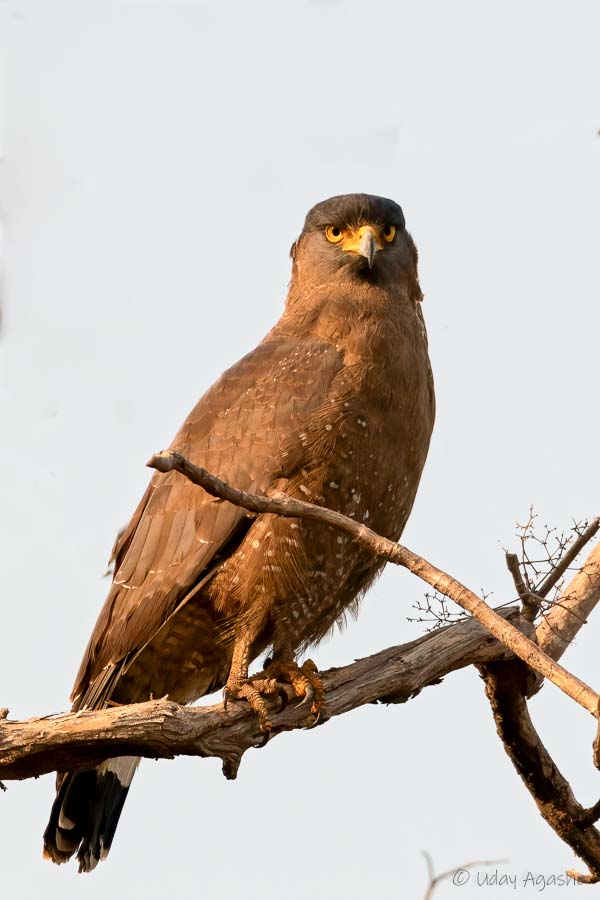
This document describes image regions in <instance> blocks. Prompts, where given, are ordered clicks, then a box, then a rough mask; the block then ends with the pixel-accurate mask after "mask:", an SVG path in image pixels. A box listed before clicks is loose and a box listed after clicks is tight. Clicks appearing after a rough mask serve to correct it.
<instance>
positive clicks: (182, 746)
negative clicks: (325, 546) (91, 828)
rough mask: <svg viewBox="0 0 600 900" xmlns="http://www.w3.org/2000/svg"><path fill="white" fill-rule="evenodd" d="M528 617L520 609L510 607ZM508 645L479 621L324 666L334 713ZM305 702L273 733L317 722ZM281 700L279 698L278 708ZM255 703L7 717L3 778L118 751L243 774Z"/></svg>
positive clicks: (419, 685)
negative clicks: (200, 762)
mask: <svg viewBox="0 0 600 900" xmlns="http://www.w3.org/2000/svg"><path fill="white" fill-rule="evenodd" d="M500 614H501V615H502V617H503V618H504V619H506V621H510V622H514V623H515V624H517V625H518V624H519V621H520V614H519V611H518V609H517V608H515V607H512V608H510V609H504V610H502V611H501V613H500ZM507 655H509V654H507V651H506V648H505V647H504V646H503V645H501V644H499V643H498V642H497V641H496V640H494V639H493V638H492V637H491V636H490V635H489V634H488V633H487V632H486V631H485V629H484V628H482V627H481V626H480V625H479V624H478V623H477V622H473V621H467V622H461V623H458V624H456V625H451V626H448V627H447V628H441V629H439V630H438V631H435V632H433V633H432V634H428V635H425V636H424V637H421V638H419V639H418V640H416V641H411V642H410V643H408V644H403V645H400V646H398V647H390V648H388V649H387V650H382V651H381V652H379V653H376V654H374V655H373V656H369V657H366V658H365V659H360V660H357V661H356V662H354V663H352V664H351V665H349V666H343V667H342V668H336V669H329V670H328V671H326V672H323V673H321V674H322V678H323V682H324V685H325V714H322V715H321V718H320V720H319V724H323V722H325V721H326V720H327V718H331V717H333V716H339V715H342V714H343V713H347V712H349V711H350V710H352V709H355V708H356V707H358V706H362V705H363V704H365V703H402V702H404V701H406V700H409V699H410V698H412V697H415V696H416V695H417V694H418V693H419V692H420V691H421V690H422V689H423V688H424V687H426V686H428V685H431V684H438V683H439V682H440V680H441V679H442V678H443V677H444V676H445V675H447V674H448V673H449V672H452V671H454V670H455V669H459V668H463V667H464V666H468V665H471V664H473V663H478V662H485V661H488V660H492V659H498V658H503V657H506V656H507ZM296 704H297V700H291V702H290V703H289V705H288V706H287V707H286V708H285V709H284V710H282V711H280V712H275V711H273V714H272V721H273V732H272V736H274V735H276V734H277V733H279V732H281V731H289V730H292V729H296V728H305V727H307V725H308V726H310V725H312V724H313V723H314V719H313V717H311V716H310V714H309V712H308V711H307V709H306V707H302V706H297V705H296ZM276 707H277V703H274V704H272V705H271V709H273V710H275V709H276ZM257 730H258V728H257V722H256V717H255V716H254V714H253V713H251V712H249V710H248V707H247V704H246V703H244V702H240V703H231V702H230V703H229V704H228V707H227V710H224V708H223V704H222V703H219V704H217V705H215V706H209V707H201V706H200V707H198V706H196V707H182V706H178V704H176V703H172V702H170V701H169V700H167V699H163V700H154V701H150V702H148V703H136V704H131V705H128V706H117V707H109V708H107V709H103V710H94V711H85V712H78V713H65V714H62V715H58V716H52V717H47V718H41V719H40V718H35V719H28V720H26V721H22V722H11V721H10V720H7V719H5V720H4V721H3V722H0V778H3V779H21V778H31V777H32V776H38V775H43V774H44V773H46V772H53V771H56V770H61V771H67V770H71V769H77V768H85V767H86V766H90V765H93V764H96V763H98V762H101V761H102V760H103V759H106V758H108V757H112V756H129V755H132V756H148V757H153V758H163V759H171V758H173V757H174V756H178V755H183V754H186V755H193V756H216V757H220V758H221V759H222V760H223V763H224V771H225V774H226V775H227V776H228V777H234V776H235V773H236V771H237V766H238V764H239V761H240V759H241V757H242V755H243V753H244V752H245V751H246V750H247V749H248V748H249V747H252V746H256V745H257V744H258V743H259V742H260V741H262V740H263V738H262V736H259V735H258V734H257Z"/></svg>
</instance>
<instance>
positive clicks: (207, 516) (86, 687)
mask: <svg viewBox="0 0 600 900" xmlns="http://www.w3.org/2000/svg"><path fill="white" fill-rule="evenodd" d="M316 346H317V350H318V352H315V354H314V357H313V359H312V360H311V363H310V365H305V366H302V365H300V364H299V363H298V341H297V340H296V339H293V338H289V337H288V338H286V339H283V340H282V339H279V340H273V339H271V340H265V341H264V342H263V343H262V344H260V345H259V346H258V347H257V348H256V349H255V350H254V351H253V352H252V353H250V354H248V356H246V357H244V358H243V359H242V360H240V362H238V363H237V364H236V365H235V366H233V367H232V368H231V369H229V370H228V371H227V372H225V373H224V375H223V376H222V377H221V378H220V379H219V381H217V382H216V384H215V385H213V387H212V388H211V389H210V390H209V391H208V392H207V393H206V394H205V395H204V397H202V398H201V400H200V401H199V403H198V404H197V405H196V407H195V408H194V409H193V410H192V412H191V414H190V415H189V417H188V418H187V420H186V421H185V423H184V425H183V427H182V428H181V430H180V431H179V433H178V434H177V435H176V437H175V439H174V441H173V443H172V445H171V446H172V448H173V449H177V450H179V451H180V452H182V453H184V454H185V455H186V456H187V457H188V458H189V459H191V461H192V462H194V463H196V464H197V465H201V466H204V467H205V468H207V469H209V470H210V471H212V472H214V473H215V474H216V475H218V476H219V477H221V478H223V479H224V480H226V481H228V482H229V483H231V484H233V485H235V486H236V487H238V488H241V489H242V490H248V491H256V490H260V491H265V492H266V491H268V490H269V488H270V487H271V486H272V485H273V484H274V482H275V481H276V480H277V479H278V478H280V477H281V473H282V464H283V462H284V460H283V459H282V456H281V453H282V450H283V448H284V447H293V448H294V450H295V452H294V454H293V455H294V457H295V460H294V461H295V462H296V463H301V461H302V452H301V449H300V448H301V444H302V440H301V438H300V437H299V433H300V432H301V430H302V418H303V416H305V415H306V413H307V412H309V411H310V410H312V409H315V408H318V407H320V406H321V405H322V404H323V402H324V399H325V394H326V392H327V388H328V386H329V385H330V384H331V381H332V380H333V378H334V377H335V375H336V374H337V372H338V371H339V370H340V368H341V367H342V365H343V359H342V357H341V356H340V354H339V353H338V351H337V350H335V348H333V347H331V346H329V345H324V344H317V345H316ZM315 365H318V369H319V372H318V375H317V376H316V377H315V373H314V367H315ZM287 474H288V473H287V472H286V475H287ZM245 518H246V513H245V512H244V511H243V510H241V509H239V508H238V507H234V506H232V505H231V504H229V503H225V502H222V501H216V500H215V499H214V498H212V497H210V496H209V495H208V494H207V493H206V492H205V491H204V490H203V489H202V488H200V487H198V486H197V485H193V484H191V483H190V482H189V481H187V480H186V479H184V478H183V477H182V476H181V475H179V474H178V473H176V472H170V473H167V474H160V473H156V474H155V475H154V477H153V478H152V481H151V483H150V485H149V487H148V489H147V491H146V493H145V494H144V497H143V498H142V501H141V502H140V504H139V506H138V508H137V510H136V512H135V513H134V516H133V518H132V521H131V522H130V524H129V526H128V527H127V528H126V529H125V531H124V533H123V534H122V535H121V536H120V538H119V539H118V541H117V543H116V545H115V549H114V554H113V555H114V557H115V561H116V569H115V575H114V581H113V584H112V587H111V590H110V592H109V595H108V597H107V599H106V601H105V604H104V606H103V608H102V610H101V612H100V615H99V617H98V621H97V623H96V626H95V628H94V631H93V633H92V635H91V638H90V641H89V644H88V647H87V649H86V651H85V654H84V657H83V660H82V663H81V666H80V669H79V672H78V675H77V678H76V681H75V686H74V689H73V697H74V698H75V699H76V700H77V698H80V700H81V697H82V696H84V695H85V694H86V692H87V693H89V692H90V690H93V682H94V680H95V679H97V678H102V680H104V679H105V676H102V672H103V671H104V670H105V669H106V667H107V666H111V667H116V666H118V664H119V663H120V662H121V661H122V660H125V659H126V658H127V657H129V656H131V655H132V654H134V653H135V652H136V651H138V650H139V649H140V648H141V647H142V646H144V645H145V644H147V643H148V641H149V640H151V638H152V636H153V635H154V634H156V632H157V631H158V630H159V629H160V628H161V626H162V624H163V623H164V622H165V621H166V620H167V618H169V616H171V615H172V614H173V611H174V610H176V609H178V608H179V607H180V605H181V604H182V603H183V602H185V598H186V596H187V595H189V593H190V592H191V591H193V589H194V587H195V586H196V585H197V584H198V583H199V581H200V580H204V579H205V578H206V577H207V573H209V572H210V567H211V562H212V561H213V560H214V559H215V556H217V555H218V554H219V552H220V550H221V549H222V548H223V547H225V545H226V544H227V543H228V541H229V540H230V539H231V537H232V535H234V533H235V532H236V529H237V528H238V527H239V526H240V524H241V523H242V522H243V520H244V519H245ZM220 562H222V560H221V559H218V563H219V564H220ZM215 564H216V561H215V562H214V563H213V566H214V565H215ZM110 682H111V683H112V679H110ZM93 693H94V694H96V693H97V692H96V691H95V690H93ZM100 693H102V692H100ZM98 696H100V694H98ZM97 699H98V698H97V697H96V700H97ZM98 702H99V701H98Z"/></svg>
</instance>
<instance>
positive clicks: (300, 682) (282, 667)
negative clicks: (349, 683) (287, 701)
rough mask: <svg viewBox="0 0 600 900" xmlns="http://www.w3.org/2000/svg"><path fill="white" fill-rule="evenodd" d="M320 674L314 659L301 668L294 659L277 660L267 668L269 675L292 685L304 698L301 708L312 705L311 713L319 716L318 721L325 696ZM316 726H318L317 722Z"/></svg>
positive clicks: (297, 693) (298, 694) (308, 660)
mask: <svg viewBox="0 0 600 900" xmlns="http://www.w3.org/2000/svg"><path fill="white" fill-rule="evenodd" d="M318 672H319V670H318V669H317V667H316V665H315V664H314V662H313V661H312V659H307V660H306V662H305V663H303V664H302V665H301V666H299V665H298V663H297V662H295V660H293V659H275V660H272V661H271V662H270V663H269V664H268V665H267V666H266V668H265V673H266V674H267V675H270V676H272V677H274V678H275V679H277V681H280V682H287V683H288V684H291V686H292V687H293V689H294V693H295V694H296V696H297V697H302V698H303V699H302V700H301V702H300V704H299V705H300V706H303V705H304V704H305V703H310V711H311V713H314V714H315V715H316V716H317V721H318V718H319V714H320V712H321V708H322V707H323V700H324V696H325V691H324V688H323V682H322V680H321V678H320V677H319V674H318ZM314 724H315V725H316V721H315V723H314Z"/></svg>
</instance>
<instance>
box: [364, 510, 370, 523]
mask: <svg viewBox="0 0 600 900" xmlns="http://www.w3.org/2000/svg"><path fill="white" fill-rule="evenodd" d="M368 518H369V510H367V511H366V513H365V514H364V516H363V519H364V521H365V522H366V520H367V519H368Z"/></svg>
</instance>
